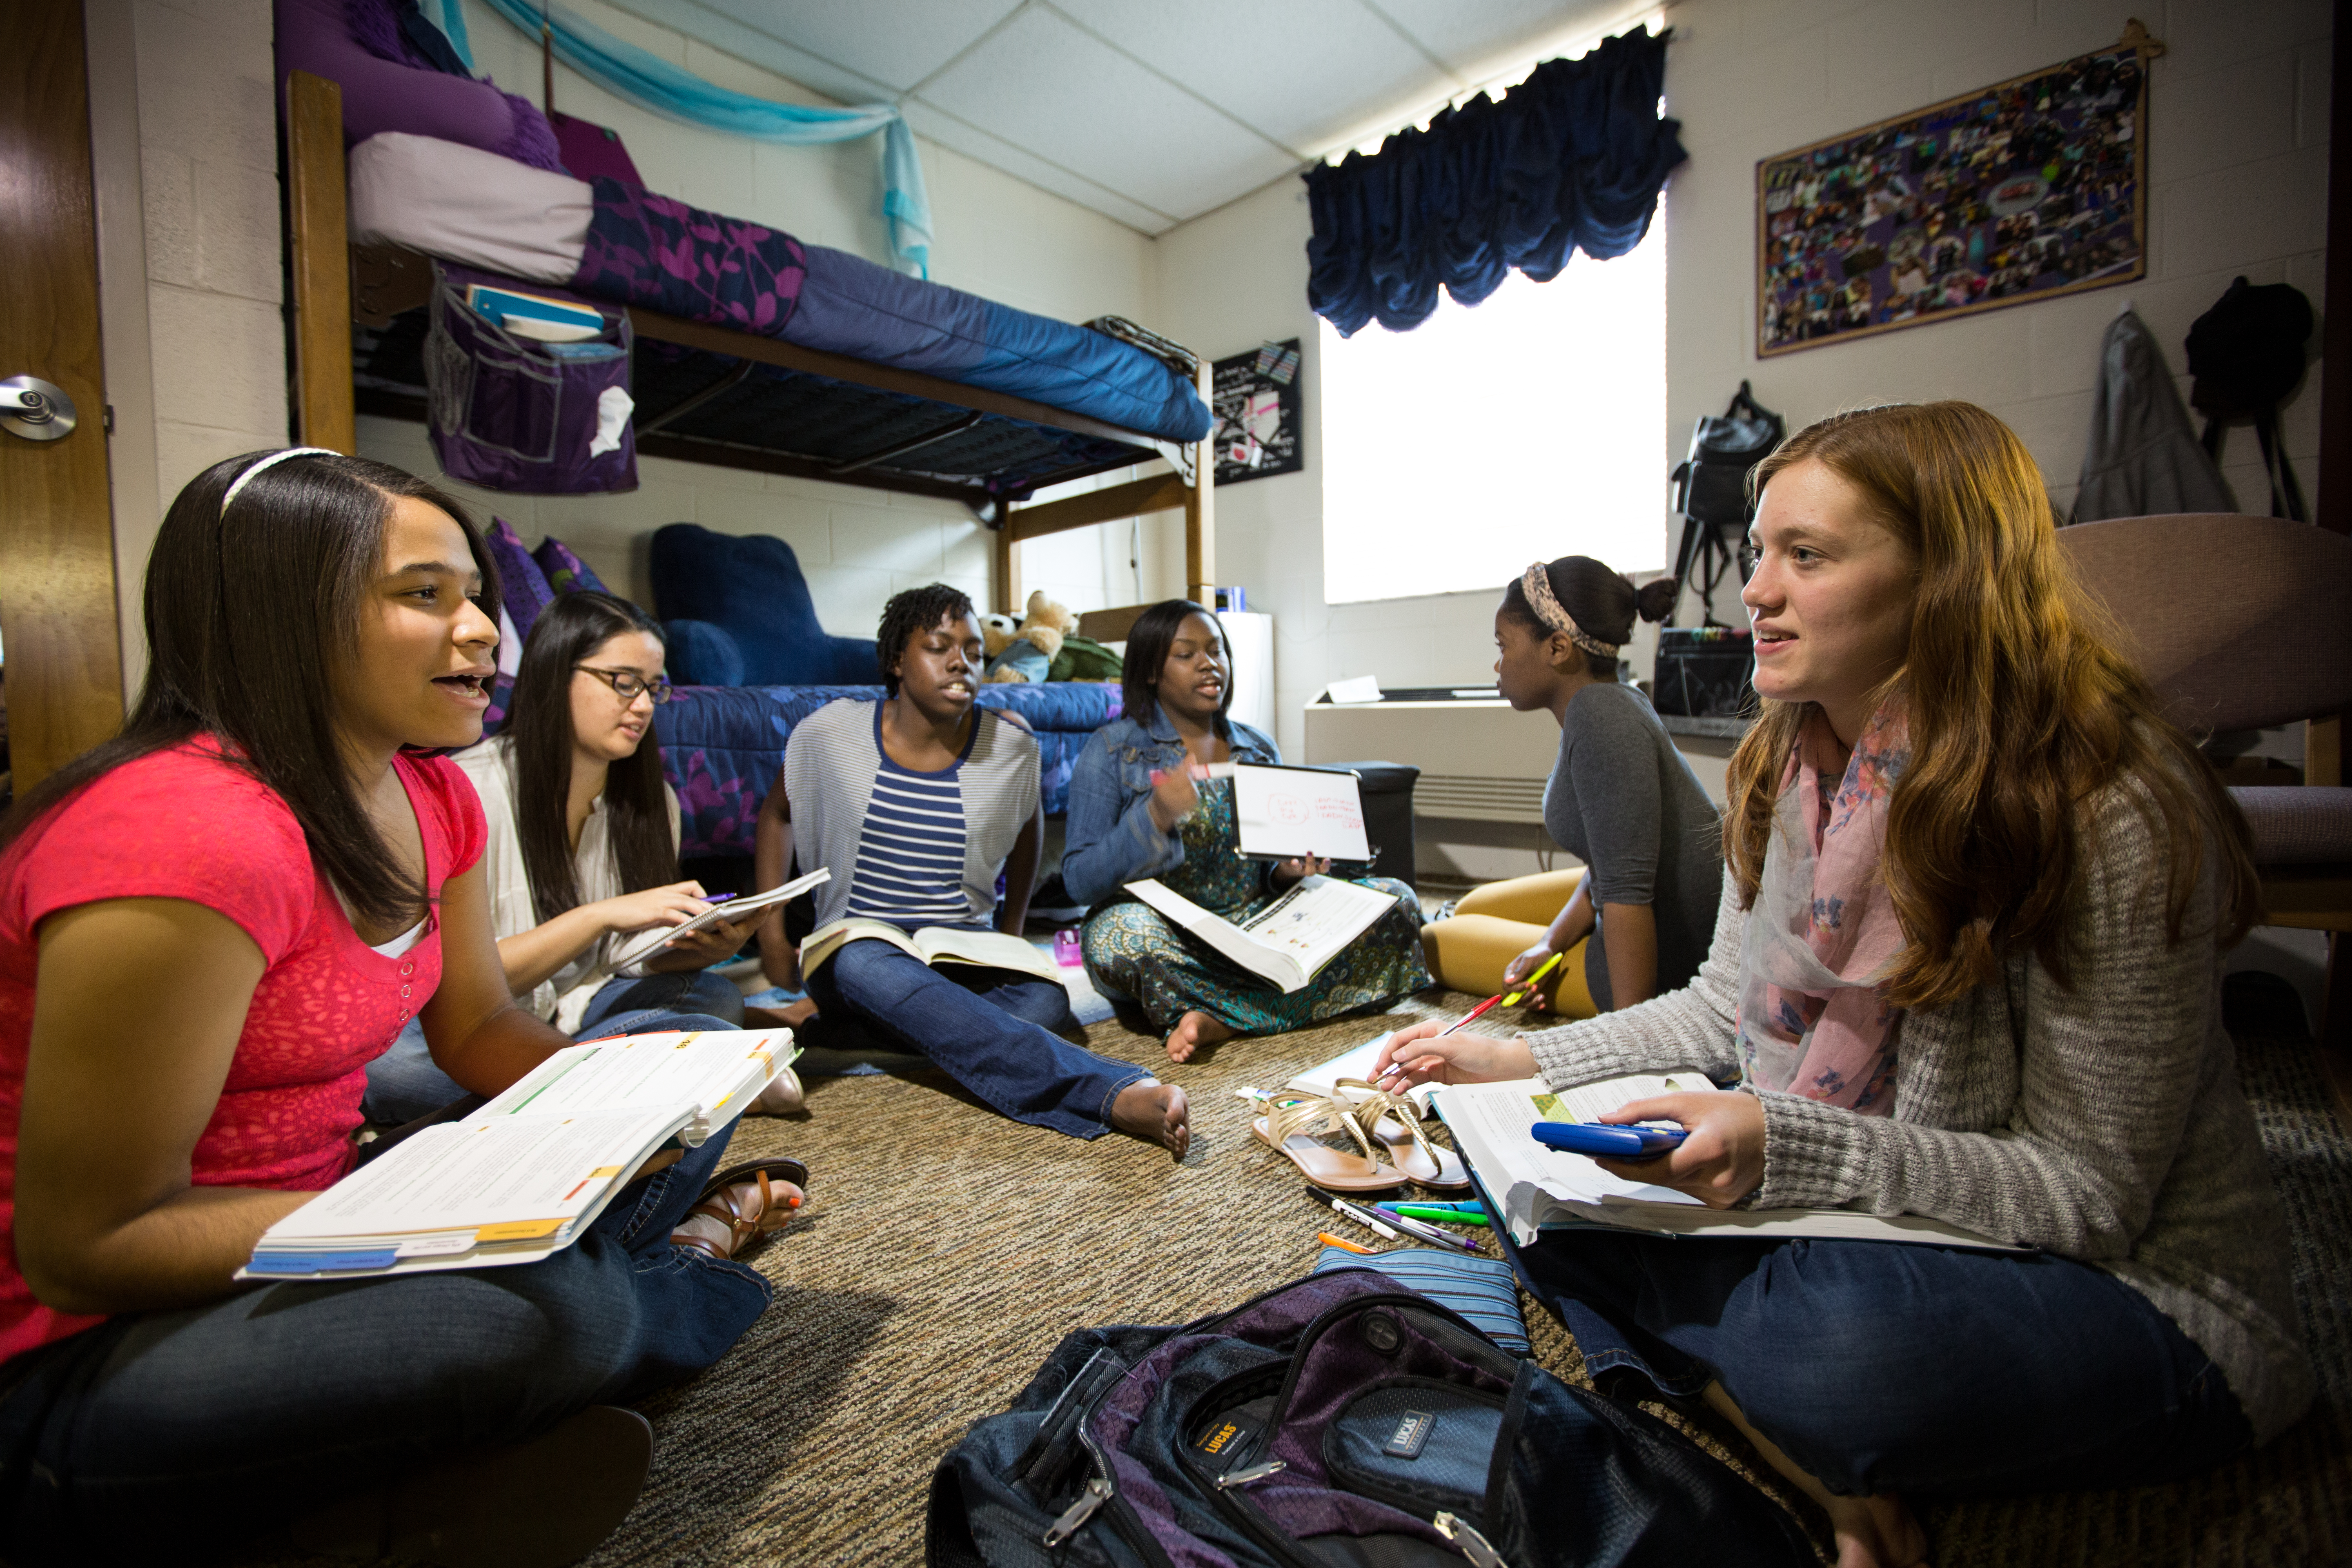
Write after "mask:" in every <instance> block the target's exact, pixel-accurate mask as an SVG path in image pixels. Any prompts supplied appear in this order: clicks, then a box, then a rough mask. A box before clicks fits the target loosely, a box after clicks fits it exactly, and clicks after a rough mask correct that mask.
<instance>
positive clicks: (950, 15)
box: [708, 0, 1021, 92]
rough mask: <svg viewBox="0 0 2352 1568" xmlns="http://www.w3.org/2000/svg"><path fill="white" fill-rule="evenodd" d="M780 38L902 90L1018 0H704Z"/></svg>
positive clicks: (946, 59)
mask: <svg viewBox="0 0 2352 1568" xmlns="http://www.w3.org/2000/svg"><path fill="white" fill-rule="evenodd" d="M708 3H709V4H710V5H712V7H713V8H714V9H716V10H719V11H722V12H724V13H726V14H727V15H728V16H731V17H733V18H734V19H735V20H736V21H738V22H740V23H742V24H743V25H744V26H749V27H754V28H757V29H758V30H759V31H761V32H762V33H765V34H767V35H768V36H769V37H772V38H773V39H775V40H776V41H777V42H779V43H782V44H789V45H791V46H792V47H794V48H796V49H804V50H806V51H807V52H808V53H810V54H813V55H814V56H816V57H817V58H820V59H824V60H830V61H832V62H833V63H834V64H835V65H837V66H840V67H842V68H845V69H848V70H853V71H856V72H857V73H858V74H859V75H861V76H866V77H871V78H873V79H875V80H876V81H878V82H881V83H884V84H885V85H887V87H889V88H890V89H892V90H893V91H897V92H904V91H906V90H907V89H908V88H910V87H912V86H914V85H915V84H916V83H917V82H919V81H920V80H922V79H924V78H925V77H927V76H929V75H930V74H931V73H932V72H933V71H935V70H937V69H939V68H940V67H941V66H943V65H945V64H947V63H948V62H949V61H950V60H951V59H953V58H956V56H957V55H958V54H959V53H961V51H962V50H964V49H967V48H969V47H971V42H972V40H973V39H975V38H977V37H980V36H981V35H982V34H983V33H985V32H987V31H988V29H989V28H991V27H992V26H996V24H997V23H998V22H1000V21H1002V20H1003V19H1004V17H1006V16H1009V15H1011V14H1012V12H1013V10H1014V9H1015V8H1017V7H1018V6H1019V5H1020V4H1021V0H792V3H791V4H789V5H781V4H778V0H708Z"/></svg>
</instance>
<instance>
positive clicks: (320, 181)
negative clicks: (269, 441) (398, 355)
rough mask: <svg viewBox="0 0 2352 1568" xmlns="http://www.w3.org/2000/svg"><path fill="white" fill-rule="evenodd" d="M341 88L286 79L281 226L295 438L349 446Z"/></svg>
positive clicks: (348, 276)
mask: <svg viewBox="0 0 2352 1568" xmlns="http://www.w3.org/2000/svg"><path fill="white" fill-rule="evenodd" d="M345 199H346V192H345V188H344V175H343V89H341V87H339V86H337V85H336V84H335V83H333V82H331V81H329V80H327V79H325V78H324V77H318V76H313V75H311V74H310V72H309V71H296V72H294V73H293V74H292V75H291V76H289V78H288V79H287V82H286V219H287V222H286V233H287V242H288V244H289V247H291V256H292V262H293V265H292V267H291V268H289V270H290V271H291V273H292V275H293V293H294V297H293V300H292V308H293V313H294V386H293V393H294V396H293V398H292V400H291V401H292V403H293V405H294V422H295V439H296V440H297V441H299V442H300V443H301V444H302V445H303V446H305V447H329V448H331V449H332V450H334V451H338V452H344V453H354V452H356V450H357V448H358V445H359V420H358V416H357V414H356V413H355V411H354V410H353V408H352V259H351V236H350V226H349V217H348V216H347V213H346V210H345V207H344V202H345Z"/></svg>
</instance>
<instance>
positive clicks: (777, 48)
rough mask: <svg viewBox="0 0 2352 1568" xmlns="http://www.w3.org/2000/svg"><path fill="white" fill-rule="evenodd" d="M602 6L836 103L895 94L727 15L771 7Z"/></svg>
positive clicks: (654, 1) (613, 0)
mask: <svg viewBox="0 0 2352 1568" xmlns="http://www.w3.org/2000/svg"><path fill="white" fill-rule="evenodd" d="M606 4H608V5H614V6H615V7H617V8H618V9H620V10H623V11H626V12H628V13H629V14H630V15H631V16H641V17H643V18H644V19H645V20H646V21H648V22H658V23H660V24H661V25H662V26H665V27H670V28H673V29H675V30H676V31H677V32H681V33H684V34H686V35H687V36H688V37H694V38H699V39H701V40H702V41H703V42H704V43H706V44H709V46H710V47H713V48H715V49H724V50H725V51H726V52H727V53H729V54H730V55H733V56H734V57H735V58H738V59H740V60H748V61H750V62H751V64H752V65H755V66H758V67H760V68H761V69H763V70H771V71H773V72H775V73H776V74H777V75H778V76H780V77H782V78H784V79H786V80H788V81H793V82H797V83H799V84H800V85H801V86H803V87H804V88H807V89H809V90H810V91H812V92H815V93H821V94H823V95H824V97H827V98H830V99H832V100H835V102H837V103H873V102H875V101H877V100H884V99H888V98H891V97H894V96H896V90H895V89H892V88H890V87H888V86H887V85H886V84H884V83H882V82H880V81H877V80H876V79H873V78H871V77H866V76H860V75H859V74H857V73H856V71H852V70H846V69H844V68H842V67H841V66H840V65H838V64H837V63H835V62H834V61H832V60H824V59H819V58H817V57H816V56H814V55H812V54H810V53H808V52H807V51H806V50H804V49H796V48H794V47H792V46H791V45H790V44H785V43H780V42H778V41H777V39H776V37H775V36H774V35H773V34H771V33H766V32H762V31H761V30H760V28H758V27H756V26H749V25H747V24H745V23H743V22H740V21H738V20H736V18H735V17H734V16H730V15H728V14H727V12H728V11H729V10H730V9H732V10H739V11H742V12H744V13H747V14H754V15H761V16H762V19H763V20H764V19H766V18H765V15H764V14H765V13H767V12H769V11H771V10H772V9H773V8H772V7H771V6H766V5H752V4H741V3H736V4H732V5H730V0H606Z"/></svg>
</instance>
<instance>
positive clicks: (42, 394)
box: [0, 375, 79, 441]
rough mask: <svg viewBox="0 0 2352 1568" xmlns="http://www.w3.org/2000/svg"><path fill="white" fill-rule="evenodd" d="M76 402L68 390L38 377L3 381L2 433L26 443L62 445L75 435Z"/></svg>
mask: <svg viewBox="0 0 2352 1568" xmlns="http://www.w3.org/2000/svg"><path fill="white" fill-rule="evenodd" d="M77 418H79V416H78V415H77V414H76V413H75V412H74V405H73V399H72V398H70V397H68V396H67V395H66V394H65V389H64V388H63V387H61V386H56V385H53V384H50V383H48V382H46V381H43V380H41V379H40V378H39V377H37V376H31V375H12V376H10V377H9V378H8V379H7V380H5V381H0V430H5V431H7V432H8V433H9V434H10V435H11V436H22V437H24V438H25V439H26V440H27V441H62V440H64V439H65V438H66V437H68V436H70V435H72V434H73V427H74V421H75V420H76V419H77Z"/></svg>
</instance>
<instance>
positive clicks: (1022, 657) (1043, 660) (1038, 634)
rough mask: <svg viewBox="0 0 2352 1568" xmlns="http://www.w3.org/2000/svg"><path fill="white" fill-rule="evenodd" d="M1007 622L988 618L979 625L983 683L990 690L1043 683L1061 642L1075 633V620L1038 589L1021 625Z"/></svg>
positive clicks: (1002, 617) (1031, 598)
mask: <svg viewBox="0 0 2352 1568" xmlns="http://www.w3.org/2000/svg"><path fill="white" fill-rule="evenodd" d="M1010 620H1011V617H1009V616H989V617H988V618H987V620H986V621H985V622H984V623H983V624H982V627H981V640H982V646H983V647H986V648H987V650H988V666H987V672H986V677H985V679H987V681H988V683H989V684H990V685H992V686H1007V685H1014V684H1018V683H1020V682H1022V681H1043V680H1044V679H1045V672H1046V671H1047V670H1048V669H1051V668H1053V665H1054V659H1055V656H1057V655H1058V654H1060V652H1061V651H1062V642H1063V639H1064V638H1066V637H1068V636H1069V634H1070V633H1072V632H1074V631H1076V630H1077V627H1078V617H1077V616H1075V615H1073V614H1071V613H1070V608H1069V606H1068V605H1063V604H1059V603H1057V602H1055V600H1052V599H1049V598H1047V597H1045V590H1044V589H1042V588H1040V589H1038V590H1037V591H1036V592H1034V593H1033V594H1031V595H1029V605H1028V614H1027V615H1026V616H1024V618H1023V620H1022V622H1021V624H1020V625H1019V626H1012V625H1011V624H1010Z"/></svg>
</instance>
